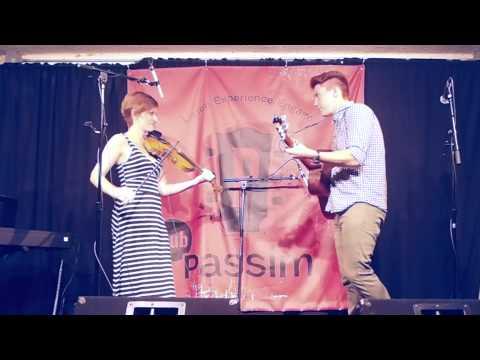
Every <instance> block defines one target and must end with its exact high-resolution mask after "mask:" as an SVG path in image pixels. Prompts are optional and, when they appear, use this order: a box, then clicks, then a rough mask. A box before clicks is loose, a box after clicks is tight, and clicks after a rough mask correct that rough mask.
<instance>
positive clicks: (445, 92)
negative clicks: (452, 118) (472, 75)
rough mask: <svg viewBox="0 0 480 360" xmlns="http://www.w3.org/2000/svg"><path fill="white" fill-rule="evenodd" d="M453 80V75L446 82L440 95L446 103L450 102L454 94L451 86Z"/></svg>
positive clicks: (441, 100) (442, 101) (441, 99)
mask: <svg viewBox="0 0 480 360" xmlns="http://www.w3.org/2000/svg"><path fill="white" fill-rule="evenodd" d="M452 82H453V79H452V77H449V78H448V79H447V82H446V83H445V87H444V88H443V94H442V96H440V102H441V103H442V104H444V105H446V104H448V103H450V98H451V97H452V94H451V93H450V86H451V83H452Z"/></svg>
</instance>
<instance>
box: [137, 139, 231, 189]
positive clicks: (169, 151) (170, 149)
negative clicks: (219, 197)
mask: <svg viewBox="0 0 480 360" xmlns="http://www.w3.org/2000/svg"><path fill="white" fill-rule="evenodd" d="M144 146H145V149H146V150H147V151H148V152H149V153H150V155H152V156H153V157H155V158H161V157H164V156H165V155H167V158H168V159H169V160H170V162H171V163H172V164H173V165H174V166H175V167H176V168H178V169H180V170H182V171H185V172H192V171H195V170H197V171H202V168H201V167H200V166H198V165H197V164H196V163H195V162H194V161H193V160H191V159H190V158H189V157H188V156H187V155H185V154H184V153H183V152H181V151H179V150H177V149H176V148H174V146H173V145H172V144H171V143H170V142H168V141H167V140H166V139H165V138H164V137H162V133H161V132H160V131H156V130H153V131H150V132H148V133H147V137H146V138H145V140H144ZM210 183H211V184H212V187H213V190H214V191H215V192H222V191H223V188H222V187H220V186H218V185H217V184H216V183H215V182H214V180H212V181H210Z"/></svg>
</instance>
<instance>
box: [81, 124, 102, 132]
mask: <svg viewBox="0 0 480 360" xmlns="http://www.w3.org/2000/svg"><path fill="white" fill-rule="evenodd" d="M83 126H85V127H88V128H90V129H92V131H93V132H94V133H95V134H100V131H98V130H97V129H95V128H94V127H93V123H92V122H91V121H85V122H84V123H83Z"/></svg>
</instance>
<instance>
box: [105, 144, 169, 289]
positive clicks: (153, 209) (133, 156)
mask: <svg viewBox="0 0 480 360" xmlns="http://www.w3.org/2000/svg"><path fill="white" fill-rule="evenodd" d="M125 137H126V136H125ZM127 141H128V145H129V147H130V149H131V152H130V156H129V157H128V160H127V161H126V162H124V163H122V164H119V165H117V171H118V176H119V178H120V185H121V186H127V187H129V188H133V189H136V188H137V186H138V185H140V184H141V183H142V181H143V180H144V179H145V177H146V176H148V174H149V173H151V172H152V170H153V169H154V168H155V165H156V163H154V162H153V161H152V160H150V158H148V157H147V155H146V154H145V153H143V152H142V151H140V149H139V148H138V147H137V145H135V144H134V143H133V142H132V141H130V140H129V139H128V138H127ZM160 171H161V167H158V169H157V170H156V171H155V173H154V174H151V175H150V176H149V177H148V180H147V181H145V183H144V184H143V185H142V187H141V188H140V190H139V191H138V192H137V194H136V196H135V199H134V200H133V201H131V202H130V203H128V204H127V205H124V206H122V205H121V202H120V201H118V200H115V203H114V207H113V212H112V240H113V284H112V286H113V296H131V297H139V296H162V297H174V296H175V284H174V278H173V270H172V257H171V252H170V241H169V237H168V232H167V228H166V226H165V220H164V218H163V214H162V199H161V197H160V193H159V190H158V175H159V173H160Z"/></svg>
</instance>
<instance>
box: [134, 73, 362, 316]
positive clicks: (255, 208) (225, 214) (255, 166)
mask: <svg viewBox="0 0 480 360" xmlns="http://www.w3.org/2000/svg"><path fill="white" fill-rule="evenodd" d="M329 70H341V71H342V72H343V73H344V74H345V75H346V76H347V78H348V79H349V82H350V94H351V98H352V100H355V101H357V102H363V93H364V70H365V68H364V66H363V65H360V66H336V65H335V66H330V65H314V66H288V67H284V66H252V67H250V66H249V67H233V66H215V67H195V68H162V69H157V70H156V72H157V75H158V78H159V80H160V84H161V87H162V89H163V92H164V94H165V97H164V98H160V97H159V95H158V92H157V91H156V89H155V88H151V87H148V86H144V85H140V84H137V83H134V82H129V86H128V91H129V92H134V91H144V92H147V93H149V94H150V95H152V96H154V97H155V98H156V99H157V100H158V101H159V103H160V124H159V126H158V127H159V128H158V130H159V131H161V132H162V133H163V134H165V135H166V137H167V139H170V140H172V142H173V143H176V142H177V141H179V144H178V146H179V148H180V150H181V151H183V152H184V153H185V154H187V155H189V157H190V158H191V159H193V160H194V161H195V162H197V163H198V164H199V165H200V166H201V167H207V168H209V169H211V170H212V171H214V172H215V174H216V175H217V179H218V181H219V184H220V185H222V186H224V191H223V192H221V193H215V192H213V191H212V187H211V186H210V185H209V184H202V185H200V186H197V187H195V188H194V189H191V190H188V191H186V192H183V193H181V194H178V195H174V196H171V197H167V198H164V201H163V204H164V210H163V211H164V215H165V218H166V219H167V220H168V223H167V224H168V227H169V231H170V240H171V247H172V257H173V260H174V262H173V264H174V272H175V283H176V291H177V296H178V297H202V298H209V297H223V298H234V297H236V295H237V290H238V289H237V287H238V274H239V257H240V219H239V218H240V216H239V215H240V208H241V206H240V200H241V194H242V191H241V190H240V188H241V185H242V183H241V182H235V181H233V180H235V179H237V180H241V179H242V178H245V177H249V176H252V177H260V178H265V177H267V176H269V175H272V174H273V173H274V172H275V171H277V170H278V169H279V168H280V169H279V170H278V171H277V172H276V173H275V176H277V177H280V178H285V177H288V176H290V175H294V176H296V175H297V174H298V169H297V165H296V164H295V162H293V161H289V162H287V160H288V159H289V157H288V155H287V154H285V153H284V152H282V151H281V147H280V142H279V137H278V135H277V132H276V130H275V129H274V127H273V125H272V119H273V116H274V115H280V114H284V115H287V117H288V122H289V133H290V134H294V133H295V132H296V131H297V130H299V129H302V128H305V129H304V130H302V131H300V132H298V133H297V134H295V135H294V137H295V138H296V139H298V140H299V141H301V142H303V143H305V144H306V145H310V146H312V147H314V148H329V147H330V146H331V137H332V123H331V119H328V118H322V117H321V116H320V115H319V114H318V112H317V111H316V108H315V107H314V106H313V93H312V90H311V89H310V84H309V83H310V78H311V77H312V76H314V75H318V74H320V73H322V72H324V71H329ZM129 75H131V76H135V77H146V78H148V79H150V78H151V77H150V74H149V72H148V70H131V71H129ZM313 124H314V125H313ZM308 125H313V126H311V127H308ZM285 162H286V164H285ZM282 165H284V166H283V167H281V166H282ZM165 169H166V177H167V179H168V181H169V182H176V181H184V180H185V179H187V178H191V177H192V175H189V174H185V173H182V172H181V171H180V170H177V169H176V168H175V167H174V165H173V164H172V163H168V162H167V163H166V165H165ZM224 180H232V181H231V182H226V183H224V182H223V181H224ZM243 184H248V185H249V188H248V189H247V190H245V191H244V194H245V198H244V199H245V206H244V209H245V212H244V214H245V216H244V222H243V224H244V229H245V232H244V234H245V235H244V249H243V250H244V251H243V271H242V279H241V309H242V310H243V311H249V310H265V311H288V310H296V311H302V310H328V309H341V308H345V307H346V294H345V291H344V289H343V287H342V284H341V279H340V275H339V271H338V264H337V260H336V254H335V246H334V240H333V228H332V225H333V224H332V220H331V219H328V218H326V217H325V216H324V214H323V213H322V212H321V210H320V206H319V201H318V198H317V197H316V196H312V195H309V194H308V192H307V191H306V189H305V188H304V187H303V186H302V183H301V182H300V181H298V180H294V179H292V180H275V181H268V182H249V183H243ZM250 187H252V188H250Z"/></svg>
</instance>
